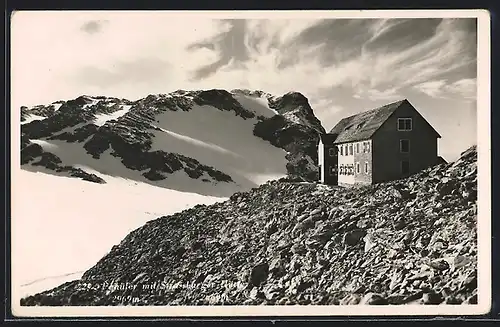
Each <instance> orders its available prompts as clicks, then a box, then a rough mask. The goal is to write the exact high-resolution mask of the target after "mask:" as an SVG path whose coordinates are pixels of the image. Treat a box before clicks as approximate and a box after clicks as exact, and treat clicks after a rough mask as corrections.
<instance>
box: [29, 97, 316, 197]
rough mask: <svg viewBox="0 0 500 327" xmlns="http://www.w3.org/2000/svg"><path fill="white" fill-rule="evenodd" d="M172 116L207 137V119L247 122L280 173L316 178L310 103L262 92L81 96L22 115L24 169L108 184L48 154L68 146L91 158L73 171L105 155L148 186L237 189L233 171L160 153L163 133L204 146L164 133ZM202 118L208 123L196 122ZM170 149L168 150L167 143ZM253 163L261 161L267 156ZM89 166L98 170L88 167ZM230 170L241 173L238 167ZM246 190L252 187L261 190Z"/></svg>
mask: <svg viewBox="0 0 500 327" xmlns="http://www.w3.org/2000/svg"><path fill="white" fill-rule="evenodd" d="M204 108H215V109H216V110H218V111H219V112H221V114H214V113H213V111H210V110H208V109H204ZM203 110H204V112H205V113H203ZM174 112H175V113H177V114H179V113H181V114H182V115H186V117H187V115H192V116H193V117H194V119H193V120H196V119H199V120H200V121H198V122H197V121H193V123H192V124H191V125H192V126H195V125H196V124H198V125H196V126H197V127H196V128H198V129H205V128H206V129H207V131H208V132H210V131H209V129H210V127H206V126H204V123H203V120H204V119H209V118H210V117H209V116H216V115H221V117H222V118H221V121H223V122H227V121H228V119H227V118H228V117H233V118H231V119H232V120H233V121H234V122H236V123H239V122H241V120H244V121H248V124H250V126H251V129H252V130H253V132H252V134H253V135H249V136H250V137H252V138H253V137H255V136H257V137H258V138H259V139H264V140H265V141H268V142H269V143H270V144H272V145H273V146H274V147H276V148H278V151H283V153H284V154H283V155H286V163H285V164H283V166H286V167H283V170H284V171H286V173H287V174H288V175H289V176H296V177H300V178H305V179H314V178H315V177H316V168H315V167H316V161H317V157H316V144H317V141H318V135H317V134H318V132H324V129H323V127H322V126H321V123H320V122H319V120H318V119H317V118H316V117H315V116H314V113H313V111H312V109H311V107H310V105H309V103H308V100H307V99H306V98H305V97H304V96H303V95H301V94H300V93H287V94H285V95H284V96H282V97H277V98H276V97H274V96H272V95H270V94H266V93H264V92H261V91H248V90H233V91H231V92H228V91H225V90H215V89H214V90H203V91H183V90H179V91H176V92H172V93H169V94H159V95H150V96H147V97H146V98H143V99H140V100H137V101H129V100H126V99H118V98H110V97H101V96H99V97H91V96H81V97H78V98H76V99H74V100H69V101H58V102H54V103H52V104H50V105H47V106H43V105H39V106H35V107H33V108H27V107H22V108H21V121H22V125H21V162H22V164H23V165H33V166H41V167H44V168H47V169H50V170H52V171H54V172H56V173H64V174H66V175H68V174H69V176H75V177H82V178H84V179H86V180H89V181H94V182H99V183H103V182H105V181H104V180H103V179H102V178H100V177H98V176H96V175H95V174H91V173H87V172H86V171H85V170H82V168H81V167H77V165H67V164H65V163H64V162H63V161H64V160H61V158H59V157H58V155H57V154H55V153H53V152H52V151H51V146H52V147H53V144H61V142H65V144H68V143H71V144H73V145H75V144H79V145H80V147H82V148H83V150H82V151H84V153H86V155H87V156H88V158H86V159H85V160H84V161H85V162H81V163H80V162H78V163H77V164H81V165H84V166H85V164H86V163H87V162H89V160H88V159H90V158H92V159H94V160H99V159H100V158H101V156H102V155H108V154H110V155H111V156H113V157H115V158H117V160H119V161H120V162H121V164H122V165H123V166H125V167H126V168H127V169H129V170H133V171H137V172H140V174H141V175H142V177H143V178H145V179H147V180H148V181H150V182H153V183H154V182H157V181H162V180H165V179H167V178H168V176H169V175H171V174H173V173H176V172H182V171H183V172H185V174H187V175H188V176H189V177H190V178H192V179H201V180H203V181H204V182H211V183H220V182H222V183H234V182H240V181H239V180H237V179H235V176H234V173H233V172H232V171H225V170H224V169H223V167H222V168H221V167H218V166H214V165H211V164H210V163H207V162H205V161H204V160H203V158H202V159H200V160H197V159H195V158H193V157H191V156H188V155H185V154H183V153H179V152H180V151H177V150H173V149H170V148H168V146H167V147H164V146H158V145H157V144H159V141H158V139H161V137H158V135H159V134H162V133H163V134H164V135H168V136H169V137H170V138H174V137H176V138H178V139H182V140H183V141H186V140H188V141H189V142H191V143H193V142H198V144H201V143H203V141H205V140H198V139H195V140H192V139H189V137H186V135H180V136H179V135H178V134H176V133H172V132H171V131H170V130H167V129H166V127H165V126H171V125H172V121H173V120H174V119H178V118H177V117H179V116H180V115H176V116H173V115H171V114H172V113H174ZM203 114H204V115H207V116H205V117H202V118H203V119H201V118H199V117H200V116H202V115H203ZM226 127H227V126H221V125H220V124H219V125H218V126H215V127H213V126H212V128H217V129H216V130H212V131H211V133H213V134H217V133H218V134H221V133H222V134H223V133H224V129H225V128H226ZM189 128H190V127H189ZM242 133H244V131H242ZM192 134H197V133H196V132H192ZM231 137H234V135H229V134H228V135H226V138H227V139H230V138H231ZM188 141H186V142H188ZM57 142H59V143H57ZM169 142H170V143H168V144H169V145H170V144H171V143H172V141H169ZM205 146H213V144H208V145H205ZM215 146H218V144H215ZM242 146H245V145H244V144H243V145H242ZM218 150H220V147H219V149H218ZM222 150H225V149H222ZM285 151H286V152H285ZM226 152H227V151H226ZM237 155H238V154H236V155H235V156H237ZM250 155H252V156H259V155H260V156H266V153H254V154H250ZM92 166H95V165H94V164H93V163H92ZM233 166H236V167H237V166H241V163H239V164H233ZM93 168H94V169H95V170H99V168H95V167H93ZM255 170H257V171H256V173H260V172H259V171H258V169H255V168H254V167H252V172H255ZM261 170H264V169H261ZM264 173H265V172H263V174H264ZM247 185H251V186H256V185H258V183H256V184H255V183H254V184H247ZM247 188H249V187H247ZM230 194H231V193H229V194H228V196H229V195H230Z"/></svg>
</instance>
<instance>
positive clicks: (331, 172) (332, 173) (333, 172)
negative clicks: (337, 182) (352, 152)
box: [330, 166, 337, 176]
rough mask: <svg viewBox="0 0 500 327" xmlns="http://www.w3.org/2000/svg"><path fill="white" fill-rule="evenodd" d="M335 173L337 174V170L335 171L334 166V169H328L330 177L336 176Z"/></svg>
mask: <svg viewBox="0 0 500 327" xmlns="http://www.w3.org/2000/svg"><path fill="white" fill-rule="evenodd" d="M336 173H337V169H335V166H334V167H332V168H331V169H330V175H331V176H335V174H336Z"/></svg>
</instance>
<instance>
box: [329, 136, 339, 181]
mask: <svg viewBox="0 0 500 327" xmlns="http://www.w3.org/2000/svg"><path fill="white" fill-rule="evenodd" d="M328 162H329V165H328V180H327V184H329V185H337V184H338V176H339V161H338V153H337V147H336V146H334V147H331V148H329V149H328Z"/></svg>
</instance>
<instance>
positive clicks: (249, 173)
mask: <svg viewBox="0 0 500 327" xmlns="http://www.w3.org/2000/svg"><path fill="white" fill-rule="evenodd" d="M266 110H267V109H266ZM156 120H157V123H156V125H157V126H158V127H159V128H161V131H158V130H153V131H152V133H153V134H154V138H153V143H152V149H151V150H152V151H154V150H163V151H166V152H173V153H179V154H182V155H185V156H187V157H190V158H193V159H196V160H198V161H199V162H200V163H202V164H204V165H208V166H211V167H214V168H215V169H218V170H220V171H222V172H224V173H226V174H228V175H230V176H231V177H232V178H233V180H234V181H235V182H236V184H238V185H240V186H241V187H242V188H243V189H250V188H252V187H256V186H258V185H260V182H261V181H262V177H261V176H280V177H284V176H286V174H287V171H286V163H287V160H286V158H285V155H286V152H285V151H284V150H283V149H280V148H277V147H274V146H273V145H271V144H270V143H269V142H267V141H265V140H263V139H261V138H259V137H256V136H255V135H253V129H254V126H255V124H256V123H257V119H242V118H241V117H239V116H236V115H235V114H234V112H230V111H222V110H219V109H217V108H214V107H212V106H207V105H203V106H198V105H194V106H193V108H192V109H191V110H190V111H188V112H177V111H166V112H164V113H162V114H160V115H158V116H156ZM254 177H255V178H254ZM169 179H170V177H169Z"/></svg>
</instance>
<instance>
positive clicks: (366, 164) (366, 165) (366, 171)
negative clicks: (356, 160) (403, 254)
mask: <svg viewBox="0 0 500 327" xmlns="http://www.w3.org/2000/svg"><path fill="white" fill-rule="evenodd" d="M365 174H368V161H366V162H365Z"/></svg>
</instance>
